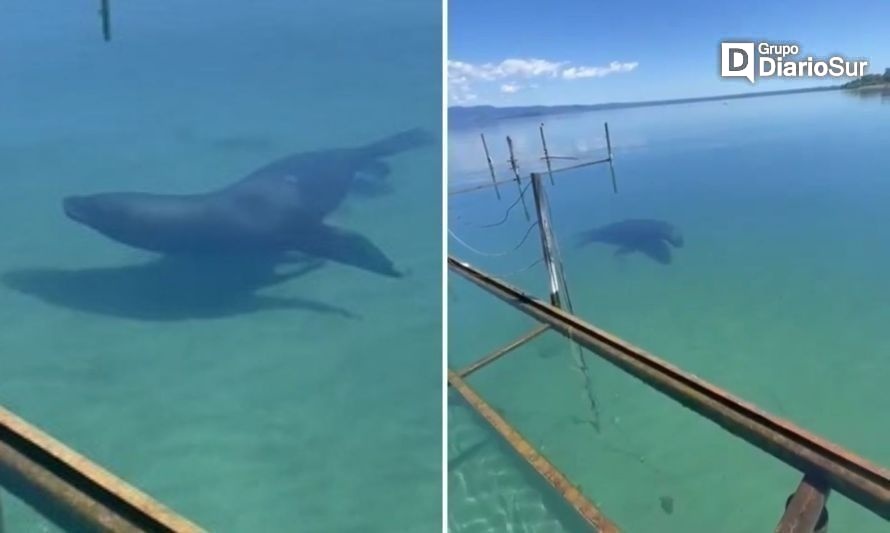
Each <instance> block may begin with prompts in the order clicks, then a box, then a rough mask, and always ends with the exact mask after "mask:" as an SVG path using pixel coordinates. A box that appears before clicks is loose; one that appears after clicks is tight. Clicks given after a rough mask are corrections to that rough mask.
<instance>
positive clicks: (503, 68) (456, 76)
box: [448, 58, 639, 104]
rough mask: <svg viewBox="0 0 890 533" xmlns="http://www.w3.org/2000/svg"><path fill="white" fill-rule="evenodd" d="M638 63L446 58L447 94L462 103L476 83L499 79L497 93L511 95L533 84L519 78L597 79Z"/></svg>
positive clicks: (473, 96) (472, 96)
mask: <svg viewBox="0 0 890 533" xmlns="http://www.w3.org/2000/svg"><path fill="white" fill-rule="evenodd" d="M638 65H639V63H637V62H636V61H633V62H627V63H622V62H619V61H612V62H611V63H609V64H608V65H607V66H603V67H591V66H586V65H572V64H571V63H570V62H569V61H548V60H546V59H537V58H527V59H519V58H509V59H505V60H503V61H501V62H500V63H483V64H473V63H467V62H465V61H457V60H454V59H449V60H448V93H449V98H451V100H452V101H454V102H455V103H458V104H463V103H468V102H471V101H473V100H475V99H476V92H475V90H474V89H473V85H474V84H476V83H488V82H495V81H500V82H502V83H501V85H500V90H501V92H502V93H507V94H512V93H516V92H518V91H520V90H522V89H523V88H525V87H533V88H534V87H537V84H536V83H523V84H520V83H517V82H518V81H519V80H531V79H534V78H551V79H563V80H568V81H571V80H578V79H583V78H601V77H603V76H608V75H610V74H617V73H621V72H630V71H632V70H634V69H636V68H637V66H638Z"/></svg>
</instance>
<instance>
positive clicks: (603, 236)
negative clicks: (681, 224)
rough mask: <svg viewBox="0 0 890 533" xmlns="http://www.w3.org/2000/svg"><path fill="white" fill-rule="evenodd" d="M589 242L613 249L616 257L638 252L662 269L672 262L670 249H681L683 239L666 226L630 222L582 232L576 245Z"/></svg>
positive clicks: (664, 223) (649, 220) (674, 230)
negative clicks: (605, 245) (660, 265)
mask: <svg viewBox="0 0 890 533" xmlns="http://www.w3.org/2000/svg"><path fill="white" fill-rule="evenodd" d="M592 242H598V243H602V244H609V245H612V246H616V247H617V248H616V250H615V255H616V256H623V255H628V254H632V253H636V252H639V253H641V254H643V255H645V256H646V257H648V258H650V259H652V260H654V261H656V262H658V263H660V264H662V265H668V264H670V263H671V261H672V259H673V258H672V253H671V246H673V247H674V248H682V247H683V235H682V234H681V233H680V230H678V229H677V228H676V227H674V226H673V225H672V224H670V223H668V222H664V221H661V220H651V219H630V220H623V221H621V222H615V223H613V224H609V225H607V226H602V227H599V228H596V229H592V230H589V231H585V232H583V233H581V234H580V235H579V236H578V238H577V240H576V245H577V246H583V245H586V244H589V243H592Z"/></svg>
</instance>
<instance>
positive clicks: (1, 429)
mask: <svg viewBox="0 0 890 533" xmlns="http://www.w3.org/2000/svg"><path fill="white" fill-rule="evenodd" d="M0 487H2V488H4V489H5V490H6V491H7V492H9V493H11V494H13V495H14V496H16V497H17V498H18V499H20V500H22V501H23V502H25V503H26V504H27V505H29V506H30V507H31V508H33V509H34V510H36V511H37V512H38V513H40V514H41V515H42V516H44V517H45V518H47V519H48V520H50V521H51V522H53V523H54V524H56V525H57V526H58V527H60V528H62V529H63V530H66V531H113V532H115V533H131V532H133V533H135V532H151V533H155V532H158V533H199V532H202V531H203V529H201V528H200V527H198V526H197V525H195V524H194V523H192V522H190V521H189V520H187V519H185V518H183V517H182V516H179V515H178V514H176V513H175V512H174V511H172V510H170V509H169V508H167V507H165V506H164V505H162V504H160V503H158V502H157V501H155V500H154V499H152V498H151V497H150V496H148V495H147V494H145V493H143V492H141V491H139V490H138V489H136V488H134V487H133V486H131V485H129V484H127V483H126V482H124V481H123V480H121V479H120V478H118V477H116V476H114V475H113V474H111V473H109V472H108V471H106V470H104V469H103V468H101V467H100V466H98V465H96V464H95V463H93V462H91V461H90V460H89V459H87V458H86V457H84V456H83V455H80V454H79V453H77V452H75V451H74V450H72V449H70V448H68V447H67V446H65V445H64V444H62V443H61V442H59V441H57V440H55V439H53V438H52V437H50V436H49V435H47V434H46V433H44V432H43V431H41V430H39V429H37V428H36V427H34V426H32V425H30V424H28V423H27V422H25V421H24V420H22V419H21V418H19V417H18V416H16V415H15V414H13V413H12V412H10V411H8V410H6V409H4V408H2V407H0ZM0 530H2V525H0Z"/></svg>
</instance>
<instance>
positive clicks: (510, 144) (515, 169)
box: [507, 135, 531, 220]
mask: <svg viewBox="0 0 890 533" xmlns="http://www.w3.org/2000/svg"><path fill="white" fill-rule="evenodd" d="M507 148H509V149H510V159H509V160H508V162H509V163H510V169H511V170H513V175H514V176H516V186H517V187H519V199H520V200H521V201H522V210H523V211H525V220H531V217H529V215H528V206H526V205H525V196H524V195H523V194H522V179H521V178H520V177H519V165H518V164H517V163H516V156H515V155H514V154H513V139H511V138H510V136H509V135H507Z"/></svg>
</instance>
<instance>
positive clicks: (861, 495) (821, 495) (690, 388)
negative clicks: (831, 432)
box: [448, 257, 890, 533]
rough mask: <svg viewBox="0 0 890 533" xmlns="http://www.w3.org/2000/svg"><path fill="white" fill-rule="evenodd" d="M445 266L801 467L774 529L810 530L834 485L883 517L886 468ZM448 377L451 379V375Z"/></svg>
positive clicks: (454, 264)
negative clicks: (799, 475)
mask: <svg viewBox="0 0 890 533" xmlns="http://www.w3.org/2000/svg"><path fill="white" fill-rule="evenodd" d="M448 267H449V269H450V270H451V271H452V272H455V273H456V274H459V275H460V276H462V277H464V278H466V279H467V280H469V281H470V282H472V283H474V284H475V285H477V286H479V287H480V288H482V289H484V290H485V291H487V292H489V293H490V294H492V295H494V296H495V297H497V298H499V299H501V300H503V301H504V302H506V303H508V304H509V305H511V306H512V307H514V308H516V309H518V310H519V311H521V312H523V313H525V314H526V315H528V316H530V317H531V318H533V319H535V320H537V321H538V322H540V323H541V325H542V326H547V327H548V329H552V330H554V331H556V332H558V333H560V334H562V335H564V336H566V337H567V338H569V339H570V340H571V341H573V342H575V343H578V344H580V345H581V346H583V347H584V348H586V349H588V350H590V351H591V352H592V353H594V354H595V355H598V356H599V357H601V358H602V359H605V360H606V361H608V362H609V363H611V364H613V365H615V366H617V367H618V368H619V369H621V370H623V371H625V372H627V373H629V374H631V375H632V376H634V377H636V378H637V379H639V380H641V381H643V382H644V383H645V384H647V385H649V386H650V387H652V388H655V389H656V390H658V391H660V392H661V393H663V394H665V395H667V396H669V397H671V398H672V399H674V400H676V401H678V402H679V403H681V404H682V405H684V406H686V407H688V408H689V409H691V410H693V411H695V412H696V413H698V414H699V415H701V416H704V417H705V418H708V419H709V420H711V421H712V422H714V423H716V424H718V425H720V426H722V427H723V428H724V429H726V430H727V431H729V432H730V433H732V434H734V435H736V436H738V437H740V438H742V439H744V440H745V441H747V442H748V443H750V444H752V445H754V446H755V447H757V448H759V449H761V450H763V451H765V452H767V453H769V454H771V455H773V456H774V457H776V458H777V459H779V460H781V461H782V462H784V463H785V464H787V465H789V466H791V467H793V468H795V469H797V470H799V471H800V472H801V473H803V475H804V479H803V481H802V482H801V484H800V486H799V487H798V489H797V491H795V492H794V494H793V495H792V497H790V498H789V501H788V503H787V508H786V511H785V514H784V515H783V517H782V519H781V521H780V523H779V526H778V527H777V529H776V531H778V532H782V533H784V532H790V531H795V532H799V531H807V532H812V531H814V530H815V528H816V527H817V524H818V523H819V522H820V521H821V520H823V515H824V520H827V514H826V512H825V500H826V498H827V496H828V493H829V491H830V490H836V491H838V492H840V493H841V494H843V495H845V496H846V497H848V498H849V499H851V500H853V501H854V502H856V503H858V504H859V505H861V506H863V507H865V508H866V509H868V510H870V511H872V512H873V513H875V514H877V515H878V516H881V517H883V518H884V519H888V520H890V471H888V470H886V469H884V468H881V467H879V466H877V465H874V464H871V463H870V462H868V461H866V460H865V459H863V458H861V457H859V456H857V455H855V454H853V453H852V452H850V451H848V450H846V449H844V448H842V447H840V446H838V445H836V444H834V443H832V442H829V441H827V440H825V439H822V438H820V437H817V436H815V435H813V434H811V433H809V432H807V431H806V430H804V429H802V428H800V427H798V426H796V425H795V424H793V423H791V422H789V421H787V420H784V419H782V418H779V417H777V416H774V415H772V414H769V413H767V412H765V411H763V410H761V409H759V408H757V407H755V406H754V405H752V404H750V403H748V402H745V401H743V400H741V399H739V398H736V397H735V396H732V395H731V394H729V393H728V392H726V391H724V390H722V389H720V388H718V387H716V386H715V385H712V384H711V383H708V382H706V381H704V380H702V379H700V378H698V377H696V376H693V375H691V374H689V373H687V372H684V371H683V370H681V369H679V368H677V367H675V366H673V365H671V364H669V363H667V362H665V361H663V360H661V359H659V358H657V357H655V356H653V355H651V354H649V353H647V352H645V351H643V350H641V349H640V348H638V347H636V346H633V345H631V344H630V343H628V342H626V341H624V340H622V339H620V338H618V337H616V336H614V335H611V334H610V333H607V332H605V331H603V330H601V329H599V328H596V327H594V326H592V325H590V324H588V323H586V322H584V321H583V320H581V319H580V318H578V317H577V316H575V315H572V314H570V313H567V312H566V311H563V310H561V309H559V308H557V307H555V306H553V305H549V304H547V303H544V302H542V301H540V300H538V299H536V298H534V297H533V296H530V295H528V294H526V293H524V292H522V291H520V290H519V289H516V288H514V287H512V286H510V285H508V284H506V283H505V282H503V281H501V280H498V279H496V278H494V277H492V276H490V275H488V274H486V273H485V272H482V271H480V270H478V269H476V268H474V267H473V266H471V265H469V264H467V263H465V262H462V261H460V260H458V259H456V258H454V257H449V258H448ZM521 344H522V343H519V342H518V341H517V342H514V343H511V345H510V346H509V347H510V349H511V350H512V349H514V348H516V347H518V346H519V345H521ZM495 353H499V352H495ZM505 353H506V352H505ZM503 355H504V354H500V355H499V356H498V357H502V356H503ZM473 367H474V365H470V367H468V368H473ZM458 377H459V376H458ZM449 382H452V377H451V375H449ZM452 385H453V383H452ZM483 417H484V416H483ZM504 423H506V422H504Z"/></svg>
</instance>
